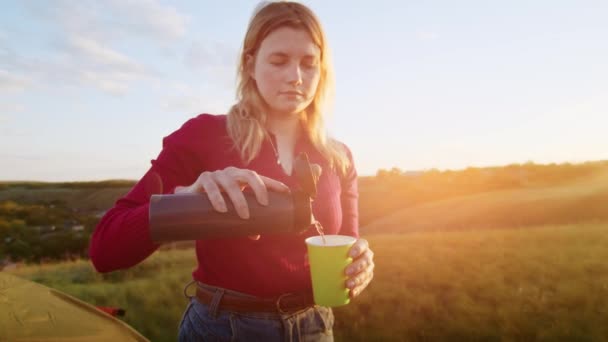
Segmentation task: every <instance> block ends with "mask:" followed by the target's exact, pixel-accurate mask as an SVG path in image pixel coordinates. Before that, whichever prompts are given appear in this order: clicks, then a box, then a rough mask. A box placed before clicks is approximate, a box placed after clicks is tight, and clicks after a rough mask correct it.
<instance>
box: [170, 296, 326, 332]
mask: <svg viewBox="0 0 608 342" xmlns="http://www.w3.org/2000/svg"><path fill="white" fill-rule="evenodd" d="M226 291H229V290H226ZM230 293H231V294H232V295H235V294H238V295H243V296H248V295H246V294H240V293H239V292H234V291H230ZM333 324H334V314H333V312H332V310H331V308H327V307H323V306H318V305H315V306H313V307H309V308H306V309H302V310H300V311H297V312H293V313H288V314H280V313H274V312H232V311H224V310H221V309H220V310H218V309H217V308H211V307H210V305H207V304H204V303H201V302H199V301H198V300H197V299H196V297H190V303H188V306H187V307H186V310H185V312H184V315H183V317H182V320H181V323H180V325H179V341H180V342H182V341H269V342H271V341H290V342H291V341H293V342H296V341H297V342H301V341H333V340H334V338H333V331H332V327H333Z"/></svg>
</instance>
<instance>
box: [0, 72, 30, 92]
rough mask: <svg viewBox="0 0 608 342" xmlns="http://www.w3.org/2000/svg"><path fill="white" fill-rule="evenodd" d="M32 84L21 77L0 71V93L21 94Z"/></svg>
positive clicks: (28, 79) (27, 78)
mask: <svg viewBox="0 0 608 342" xmlns="http://www.w3.org/2000/svg"><path fill="white" fill-rule="evenodd" d="M30 83H32V80H31V79H30V78H29V77H27V76H23V75H18V74H16V73H12V72H8V71H6V70H2V69H0V93H4V92H21V91H24V90H25V89H26V87H27V86H28V85H29V84H30Z"/></svg>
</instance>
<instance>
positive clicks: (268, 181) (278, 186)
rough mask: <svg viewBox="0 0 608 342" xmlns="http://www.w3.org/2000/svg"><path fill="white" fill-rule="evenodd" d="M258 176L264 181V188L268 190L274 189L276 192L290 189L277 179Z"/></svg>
mask: <svg viewBox="0 0 608 342" xmlns="http://www.w3.org/2000/svg"><path fill="white" fill-rule="evenodd" d="M260 178H261V179H262V181H263V182H264V185H265V186H266V188H267V189H268V190H274V191H277V192H290V191H291V190H290V189H289V187H288V186H287V185H285V184H284V183H281V182H279V181H278V180H275V179H272V178H268V177H266V176H260Z"/></svg>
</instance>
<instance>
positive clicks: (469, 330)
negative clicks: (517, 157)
mask: <svg viewBox="0 0 608 342" xmlns="http://www.w3.org/2000/svg"><path fill="white" fill-rule="evenodd" d="M607 232H608V225H607V224H603V223H596V224H578V225H550V226H539V227H526V228H525V229H501V230H492V229H486V230H472V231H457V232H425V233H410V234H384V235H382V234H380V235H370V236H368V239H369V240H370V243H371V246H372V247H373V250H374V251H375V253H376V264H377V267H376V276H375V279H374V281H373V282H372V284H371V285H370V287H369V288H368V290H367V291H366V292H364V293H363V294H362V296H361V297H359V298H357V300H355V301H354V302H353V303H351V304H350V305H348V306H345V307H340V308H336V309H335V310H334V312H335V314H336V325H335V335H336V340H337V341H370V340H390V341H445V340H466V341H522V340H525V341H534V340H536V341H556V340H558V341H603V340H606V339H608V263H606V260H608V234H607ZM194 260H195V259H194V254H193V250H191V249H190V250H174V251H162V252H157V253H155V254H154V255H153V256H152V257H150V258H149V259H148V260H146V261H145V262H143V263H142V264H140V265H138V266H136V267H134V268H132V269H130V270H127V271H120V272H114V273H111V274H108V275H100V274H97V273H95V271H94V270H93V269H92V267H91V266H90V265H89V264H88V262H87V261H77V262H65V263H59V264H53V265H43V266H27V267H23V268H20V269H17V270H15V271H12V272H11V273H14V274H16V275H19V276H22V277H25V278H28V279H32V280H35V281H37V282H40V283H43V284H46V285H49V286H51V287H54V288H57V289H59V290H62V291H65V292H67V293H69V294H72V295H74V296H76V297H78V298H81V299H83V300H85V301H87V302H90V303H93V304H97V305H114V306H120V307H123V308H126V309H127V315H126V317H125V321H126V322H128V323H129V324H131V325H132V326H133V327H134V328H135V329H137V330H138V331H139V332H141V333H142V334H143V335H145V336H147V337H148V338H150V339H151V340H153V341H174V340H175V339H176V334H177V324H178V321H179V319H180V317H181V314H182V311H183V309H184V307H185V303H186V301H185V299H184V297H183V296H182V294H181V293H182V287H183V285H184V284H186V283H187V282H188V280H189V278H190V272H191V270H192V268H193V267H194V263H195V261H194Z"/></svg>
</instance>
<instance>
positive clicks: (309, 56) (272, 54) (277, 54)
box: [270, 52, 317, 58]
mask: <svg viewBox="0 0 608 342" xmlns="http://www.w3.org/2000/svg"><path fill="white" fill-rule="evenodd" d="M274 56H277V57H289V54H287V53H285V52H273V53H271V54H270V57H274ZM302 57H304V58H316V57H317V56H316V55H313V54H306V55H304V56H302Z"/></svg>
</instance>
